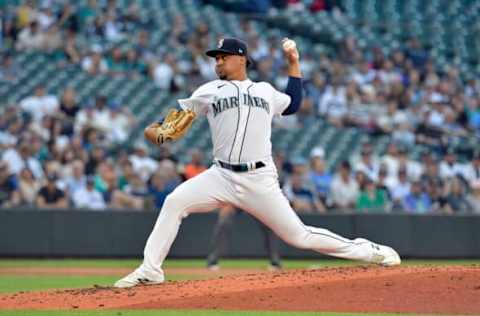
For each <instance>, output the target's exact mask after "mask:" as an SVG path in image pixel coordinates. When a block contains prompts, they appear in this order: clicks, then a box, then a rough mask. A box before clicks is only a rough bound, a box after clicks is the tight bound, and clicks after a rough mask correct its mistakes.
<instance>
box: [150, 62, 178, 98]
mask: <svg viewBox="0 0 480 316" xmlns="http://www.w3.org/2000/svg"><path fill="white" fill-rule="evenodd" d="M174 63H175V57H173V55H172V54H166V55H165V57H164V59H163V61H162V62H159V63H158V64H157V65H156V66H155V67H154V69H153V81H154V82H155V85H156V86H157V87H159V88H160V89H162V90H167V91H170V88H171V85H172V82H173V80H174V79H175V70H174Z"/></svg>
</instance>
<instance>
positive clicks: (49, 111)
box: [20, 84, 59, 122]
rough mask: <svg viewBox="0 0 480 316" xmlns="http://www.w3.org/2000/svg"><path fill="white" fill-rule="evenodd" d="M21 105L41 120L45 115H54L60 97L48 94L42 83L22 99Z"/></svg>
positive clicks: (37, 119)
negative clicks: (31, 93) (32, 92)
mask: <svg viewBox="0 0 480 316" xmlns="http://www.w3.org/2000/svg"><path fill="white" fill-rule="evenodd" d="M20 107H21V109H22V110H23V111H25V112H27V113H28V114H29V115H31V117H32V118H33V119H34V120H35V121H37V122H39V121H41V120H42V118H43V117H44V116H45V115H50V116H53V115H54V114H55V113H56V112H57V110H58V107H59V101H58V98H57V97H56V96H55V95H50V94H47V91H46V89H45V86H44V85H42V84H40V85H38V86H37V87H36V88H35V93H34V95H32V96H28V97H26V98H25V99H23V100H21V101H20Z"/></svg>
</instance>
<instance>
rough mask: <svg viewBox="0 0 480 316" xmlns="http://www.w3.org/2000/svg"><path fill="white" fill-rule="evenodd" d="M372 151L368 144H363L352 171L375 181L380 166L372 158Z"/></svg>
mask: <svg viewBox="0 0 480 316" xmlns="http://www.w3.org/2000/svg"><path fill="white" fill-rule="evenodd" d="M372 153H373V149H372V146H371V145H370V144H364V145H363V146H362V149H361V151H360V158H359V159H357V160H356V161H354V162H353V163H352V164H353V170H354V171H355V172H357V171H361V172H363V173H364V174H365V175H366V176H367V177H368V178H369V179H370V180H372V181H377V179H378V171H379V170H380V164H379V162H378V161H377V159H376V158H375V157H373V156H372Z"/></svg>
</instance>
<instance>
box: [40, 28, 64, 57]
mask: <svg viewBox="0 0 480 316" xmlns="http://www.w3.org/2000/svg"><path fill="white" fill-rule="evenodd" d="M62 46H63V39H62V34H61V33H60V30H59V28H58V26H57V25H56V24H52V25H50V26H49V27H48V29H47V30H46V32H45V34H44V37H43V42H42V46H41V49H42V50H43V51H44V52H46V53H49V54H52V56H54V55H53V54H54V53H58V52H60V50H61V48H62Z"/></svg>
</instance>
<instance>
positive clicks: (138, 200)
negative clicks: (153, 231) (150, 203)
mask: <svg viewBox="0 0 480 316" xmlns="http://www.w3.org/2000/svg"><path fill="white" fill-rule="evenodd" d="M123 192H125V193H126V194H128V195H129V196H130V200H131V203H132V205H131V207H132V208H134V209H138V210H143V209H144V208H145V202H146V199H147V197H148V195H149V189H148V187H147V184H146V182H145V181H144V180H143V179H142V178H141V177H140V176H139V175H138V174H136V173H134V174H133V177H132V178H131V179H130V182H129V183H128V184H127V185H126V186H125V187H124V189H123Z"/></svg>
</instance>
